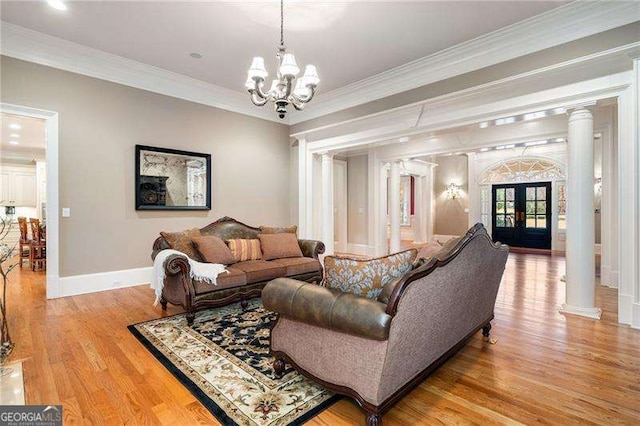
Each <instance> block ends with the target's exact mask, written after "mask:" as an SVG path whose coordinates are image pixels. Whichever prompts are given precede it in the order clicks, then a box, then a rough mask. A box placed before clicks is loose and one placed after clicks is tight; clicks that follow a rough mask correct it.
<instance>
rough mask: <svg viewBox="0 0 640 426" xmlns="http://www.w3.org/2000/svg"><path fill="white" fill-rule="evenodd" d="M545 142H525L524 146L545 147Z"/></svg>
mask: <svg viewBox="0 0 640 426" xmlns="http://www.w3.org/2000/svg"><path fill="white" fill-rule="evenodd" d="M546 143H547V141H546V140H545V141H534V142H526V143H525V144H524V146H536V145H545V144H546Z"/></svg>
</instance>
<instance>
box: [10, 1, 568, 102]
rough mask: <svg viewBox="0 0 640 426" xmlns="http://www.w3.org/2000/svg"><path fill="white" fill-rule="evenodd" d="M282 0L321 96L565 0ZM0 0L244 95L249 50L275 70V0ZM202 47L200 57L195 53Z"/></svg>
mask: <svg viewBox="0 0 640 426" xmlns="http://www.w3.org/2000/svg"><path fill="white" fill-rule="evenodd" d="M286 3H287V2H285V43H286V44H287V46H288V47H289V49H290V50H293V52H294V53H295V54H296V57H297V58H298V64H299V65H300V66H301V68H302V66H303V65H305V64H307V63H313V64H315V65H317V67H318V72H319V74H320V78H321V83H320V93H322V92H327V91H330V90H333V89H336V88H340V87H343V86H346V85H348V84H351V83H354V82H356V81H360V80H362V79H364V78H367V77H370V76H373V75H376V74H378V73H381V72H383V71H385V70H389V69H391V68H394V67H397V66H400V65H402V64H405V63H408V62H411V61H413V60H416V59H419V58H422V57H424V56H427V55H430V54H432V53H435V52H438V51H441V50H443V49H446V48H448V47H451V46H454V45H456V44H459V43H462V42H464V41H468V40H470V39H473V38H475V37H478V36H481V35H483V34H487V33H489V32H492V31H495V30H497V29H500V28H502V27H505V26H508V25H510V24H513V23H516V22H519V21H522V20H524V19H527V18H530V17H532V16H535V15H538V14H540V13H542V12H545V11H548V10H550V9H552V8H555V7H558V6H560V5H562V4H564V3H567V2H566V1H468V2H462V1H440V2H436V1H427V2H422V1H413V2H373V1H371V2H367V1H352V2H312V1H296V2H291V4H286ZM67 4H68V6H69V9H68V10H67V11H65V12H61V11H58V10H54V9H52V8H51V7H49V6H48V5H47V4H46V3H45V2H44V1H4V0H3V1H2V3H1V4H0V13H1V16H2V20H3V21H6V22H10V23H13V24H16V25H19V26H22V27H26V28H29V29H32V30H36V31H39V32H42V33H45V34H49V35H52V36H55V37H59V38H62V39H66V40H69V41H73V42H76V43H79V44H83V45H86V46H89V47H93V48H96V49H99V50H102V51H105V52H108V53H112V54H116V55H119V56H123V57H126V58H129V59H133V60H136V61H139V62H142V63H145V64H149V65H153V66H156V67H159V68H163V69H165V70H169V71H172V72H175V73H178V74H182V75H186V76H189V77H193V78H196V79H199V80H203V81H206V82H209V83H213V84H216V85H219V86H222V87H226V88H229V89H232V90H237V91H239V92H243V91H244V88H243V84H244V81H245V76H246V70H247V68H248V66H249V64H250V62H251V58H252V57H253V56H263V57H265V60H266V64H267V69H268V70H269V71H270V72H271V73H272V75H273V71H274V69H275V51H276V46H277V44H278V42H279V29H278V27H279V21H278V19H279V2H277V1H262V2H242V1H236V2H218V1H210V2H179V1H176V2H160V1H142V2H126V1H73V2H67ZM192 52H197V53H200V54H201V55H202V56H203V57H202V59H193V58H191V57H190V56H189V54H190V53H192Z"/></svg>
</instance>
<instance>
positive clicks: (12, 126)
mask: <svg viewBox="0 0 640 426" xmlns="http://www.w3.org/2000/svg"><path fill="white" fill-rule="evenodd" d="M9 128H10V129H13V130H20V129H22V126H20V125H19V124H18V123H11V124H9Z"/></svg>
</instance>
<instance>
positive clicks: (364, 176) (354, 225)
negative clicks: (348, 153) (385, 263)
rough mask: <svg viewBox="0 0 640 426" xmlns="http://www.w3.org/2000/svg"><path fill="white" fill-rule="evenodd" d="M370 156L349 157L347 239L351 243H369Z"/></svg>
mask: <svg viewBox="0 0 640 426" xmlns="http://www.w3.org/2000/svg"><path fill="white" fill-rule="evenodd" d="M368 167H369V165H368V157H367V156H366V155H359V156H357V157H349V158H348V159H347V200H348V201H347V216H348V224H347V241H348V242H349V244H363V245H368V244H369V238H368V221H367V217H368V215H367V208H368V206H367V202H368V201H367V200H368V196H367V193H368V190H369V189H368V184H367V180H368V170H367V169H368Z"/></svg>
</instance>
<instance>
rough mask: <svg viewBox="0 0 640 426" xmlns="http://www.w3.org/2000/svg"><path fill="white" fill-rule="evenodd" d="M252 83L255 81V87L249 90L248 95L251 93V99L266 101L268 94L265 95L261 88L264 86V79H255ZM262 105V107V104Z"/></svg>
mask: <svg viewBox="0 0 640 426" xmlns="http://www.w3.org/2000/svg"><path fill="white" fill-rule="evenodd" d="M254 81H255V85H254V86H253V89H251V90H249V93H251V96H252V97H253V96H258V97H259V98H260V99H265V100H268V99H269V95H270V93H269V92H266V93H265V92H264V91H263V90H262V87H263V86H264V78H257V79H254ZM254 104H255V102H254ZM256 105H258V104H256ZM262 105H264V103H263V104H262Z"/></svg>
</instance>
